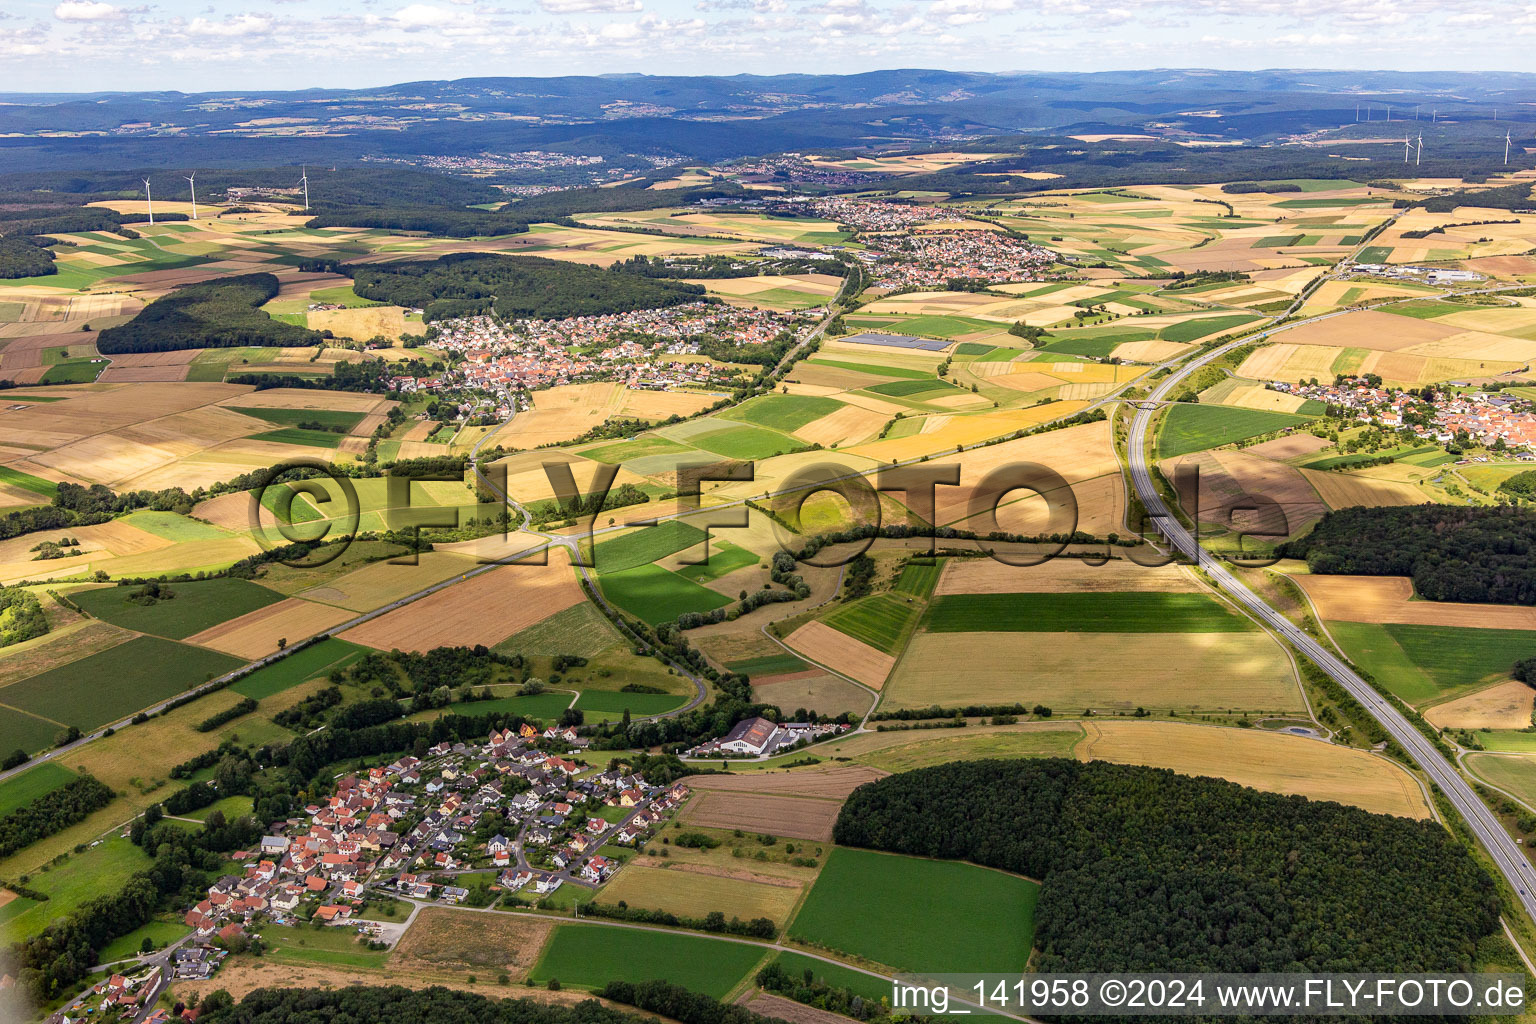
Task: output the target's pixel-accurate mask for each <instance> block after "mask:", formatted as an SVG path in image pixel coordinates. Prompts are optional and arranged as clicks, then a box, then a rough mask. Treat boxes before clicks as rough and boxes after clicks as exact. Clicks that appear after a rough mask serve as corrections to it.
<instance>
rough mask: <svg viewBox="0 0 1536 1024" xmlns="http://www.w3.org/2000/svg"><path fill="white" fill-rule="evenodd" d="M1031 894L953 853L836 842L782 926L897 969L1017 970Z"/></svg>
mask: <svg viewBox="0 0 1536 1024" xmlns="http://www.w3.org/2000/svg"><path fill="white" fill-rule="evenodd" d="M1039 892H1040V887H1039V886H1038V885H1036V884H1035V883H1034V882H1031V881H1029V880H1028V879H1024V878H1020V877H1018V876H1016V875H1009V874H1004V873H1003V872H1001V871H992V870H990V869H988V868H982V867H977V866H976V865H974V864H966V863H963V862H961V861H938V860H923V859H920V858H917V857H903V856H898V855H896V854H889V853H874V852H871V851H868V850H853V849H847V848H845V847H838V848H836V849H834V850H833V851H832V853H831V854H830V855H829V856H828V857H827V863H826V867H824V868H823V869H822V871H821V874H820V875H819V876H818V877H817V879H816V884H815V885H814V886H813V887H812V888H811V892H810V895H809V896H807V897H806V900H805V903H804V905H803V906H802V907H801V909H800V913H799V914H797V915H796V916H795V919H794V921H793V923H792V924H791V925H790V927H789V934H790V935H791V936H792V937H794V938H797V939H804V940H807V941H810V942H815V943H819V944H820V945H823V946H828V947H831V948H832V949H840V950H842V951H844V952H847V953H852V954H853V955H855V956H861V957H865V958H867V959H869V960H873V961H875V962H876V963H882V964H888V965H889V966H891V967H895V968H897V969H899V970H922V971H938V972H945V971H966V972H994V971H995V972H999V973H1002V972H1019V971H1022V970H1023V969H1024V965H1025V963H1026V962H1027V961H1028V960H1029V950H1030V945H1031V943H1032V941H1033V937H1034V914H1035V901H1036V899H1037V898H1038V896H1039ZM982 908H985V909H984V910H983V909H982Z"/></svg>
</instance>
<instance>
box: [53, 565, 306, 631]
mask: <svg viewBox="0 0 1536 1024" xmlns="http://www.w3.org/2000/svg"><path fill="white" fill-rule="evenodd" d="M137 590H139V588H138V587H132V586H124V587H101V588H98V589H95V590H80V591H76V592H75V593H73V594H71V595H70V598H71V599H72V600H73V601H74V602H75V603H76V604H78V605H79V606H80V607H81V608H84V609H85V610H86V611H87V612H89V613H90V614H91V615H94V616H95V617H96V618H98V619H102V620H104V621H106V622H110V623H112V625H114V626H122V627H123V628H124V629H132V630H137V631H138V632H140V633H151V634H153V635H155V636H163V637H169V638H170V639H172V640H182V639H185V638H186V637H189V636H191V635H192V634H194V633H201V632H202V631H203V630H205V629H209V628H211V627H213V626H217V625H218V624H219V623H221V622H227V621H229V620H230V619H233V618H238V617H239V616H241V615H245V614H247V613H249V612H253V611H256V610H257V609H258V608H265V607H266V606H267V605H269V604H276V603H277V602H278V601H281V600H282V599H283V596H282V595H281V594H279V593H277V592H276V591H272V590H268V589H267V588H266V587H262V586H257V585H256V584H255V583H251V582H248V581H246V580H238V579H212V580H195V581H193V582H190V583H173V584H170V590H171V593H172V594H173V595H174V596H173V597H171V598H170V599H169V600H164V599H162V600H158V601H155V602H154V603H153V604H148V605H145V604H137V603H135V602H134V601H132V600H130V597H131V595H133V594H134V593H135V592H136V591H137Z"/></svg>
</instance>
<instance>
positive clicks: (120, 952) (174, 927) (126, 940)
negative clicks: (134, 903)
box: [96, 921, 192, 964]
mask: <svg viewBox="0 0 1536 1024" xmlns="http://www.w3.org/2000/svg"><path fill="white" fill-rule="evenodd" d="M191 930H192V929H191V928H188V927H187V926H186V925H184V924H182V923H181V922H180V921H151V922H149V924H146V925H144V926H143V927H141V928H135V929H134V930H133V931H131V932H129V933H128V934H127V935H119V936H118V937H117V938H115V939H113V940H112V941H111V942H109V943H107V944H106V945H105V946H103V947H102V948H101V951H100V952H99V953H97V955H96V959H97V960H98V961H99V962H101V963H104V964H110V963H112V962H113V961H116V960H127V959H128V958H129V957H134V956H137V955H138V953H139V949H140V948H141V947H142V946H143V944H144V940H145V939H151V940H153V941H154V944H155V948H156V949H164V948H165V947H166V946H168V945H170V944H171V943H173V942H175V941H176V940H177V939H179V938H181V937H182V936H183V935H185V934H187V932H190V931H191Z"/></svg>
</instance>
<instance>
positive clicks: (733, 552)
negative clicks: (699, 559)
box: [677, 540, 759, 583]
mask: <svg viewBox="0 0 1536 1024" xmlns="http://www.w3.org/2000/svg"><path fill="white" fill-rule="evenodd" d="M711 548H712V550H711V551H710V553H709V561H708V562H706V563H705V564H703V565H685V566H682V567H681V568H679V569H678V570H677V574H678V575H679V576H681V577H682V578H683V579H685V580H692V581H693V582H695V583H708V582H709V581H710V580H717V579H719V578H720V577H721V576H725V575H727V574H728V573H733V572H735V571H736V570H737V569H745V568H746V567H747V566H749V565H757V564H758V562H759V559H758V556H757V555H755V554H754V553H752V552H751V551H748V550H747V549H746V548H741V547H737V546H736V545H735V544H732V543H731V542H730V541H727V540H717V541H715V542H714V543H713V544H712V545H711Z"/></svg>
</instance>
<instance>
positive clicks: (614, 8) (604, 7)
mask: <svg viewBox="0 0 1536 1024" xmlns="http://www.w3.org/2000/svg"><path fill="white" fill-rule="evenodd" d="M539 6H540V7H542V8H544V10H546V11H548V12H549V13H550V14H633V13H634V12H635V11H638V10H640V0H539Z"/></svg>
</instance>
